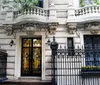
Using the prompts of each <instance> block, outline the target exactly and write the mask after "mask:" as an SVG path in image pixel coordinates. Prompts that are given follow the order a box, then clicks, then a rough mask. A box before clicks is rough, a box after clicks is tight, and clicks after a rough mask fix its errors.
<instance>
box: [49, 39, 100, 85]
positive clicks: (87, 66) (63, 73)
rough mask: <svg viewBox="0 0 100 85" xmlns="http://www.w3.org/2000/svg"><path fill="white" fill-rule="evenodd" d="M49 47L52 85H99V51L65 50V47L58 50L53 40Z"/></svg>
mask: <svg viewBox="0 0 100 85" xmlns="http://www.w3.org/2000/svg"><path fill="white" fill-rule="evenodd" d="M50 47H51V50H52V65H51V66H52V68H53V71H52V74H53V78H52V84H53V85H100V58H99V57H100V56H99V55H100V50H99V49H98V50H93V49H92V50H84V49H80V48H77V49H67V48H66V46H65V47H64V48H62V47H60V48H59V49H58V44H57V43H56V42H55V39H54V41H53V42H52V43H51V44H50ZM94 54H97V55H96V56H93V55H94Z"/></svg>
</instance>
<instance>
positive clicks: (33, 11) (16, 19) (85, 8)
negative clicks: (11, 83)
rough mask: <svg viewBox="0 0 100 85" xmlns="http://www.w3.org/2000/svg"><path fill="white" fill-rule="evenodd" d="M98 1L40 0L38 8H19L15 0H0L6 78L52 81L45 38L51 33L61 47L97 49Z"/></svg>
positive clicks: (99, 31)
mask: <svg viewBox="0 0 100 85" xmlns="http://www.w3.org/2000/svg"><path fill="white" fill-rule="evenodd" d="M99 2H100V1H99V0H39V3H40V4H38V7H37V6H34V7H31V8H27V9H22V8H21V6H20V4H19V3H18V2H17V1H15V0H0V46H1V48H3V49H5V50H6V51H7V53H8V57H7V78H8V79H11V80H15V79H24V78H33V80H34V79H37V80H38V79H41V80H51V71H52V68H51V50H50V47H49V46H48V43H47V41H48V39H50V40H52V37H53V36H55V38H56V41H57V42H58V44H59V45H62V46H63V47H64V46H65V45H66V46H67V48H73V49H76V48H77V47H78V46H79V48H81V47H86V48H88V49H89V48H91V49H95V48H97V49H99V47H100V35H99V34H100V28H99V27H100V20H99V18H100V6H99ZM90 59H92V61H94V59H93V58H91V57H90ZM97 59H99V58H97ZM88 65H90V66H91V65H93V66H98V65H99V64H94V63H88Z"/></svg>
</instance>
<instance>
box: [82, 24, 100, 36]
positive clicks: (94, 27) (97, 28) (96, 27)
mask: <svg viewBox="0 0 100 85" xmlns="http://www.w3.org/2000/svg"><path fill="white" fill-rule="evenodd" d="M84 28H85V29H87V30H89V31H90V32H91V33H92V34H98V33H99V31H100V22H90V23H86V24H84Z"/></svg>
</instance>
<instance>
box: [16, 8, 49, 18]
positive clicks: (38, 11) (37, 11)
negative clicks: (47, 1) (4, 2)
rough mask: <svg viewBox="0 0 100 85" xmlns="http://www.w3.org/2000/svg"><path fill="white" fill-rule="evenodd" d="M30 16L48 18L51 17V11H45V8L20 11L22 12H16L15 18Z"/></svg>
mask: <svg viewBox="0 0 100 85" xmlns="http://www.w3.org/2000/svg"><path fill="white" fill-rule="evenodd" d="M29 14H30V15H31V14H35V15H40V16H45V17H48V16H49V10H44V9H43V8H40V7H32V8H28V9H20V10H18V11H15V12H14V18H17V17H19V16H21V15H29Z"/></svg>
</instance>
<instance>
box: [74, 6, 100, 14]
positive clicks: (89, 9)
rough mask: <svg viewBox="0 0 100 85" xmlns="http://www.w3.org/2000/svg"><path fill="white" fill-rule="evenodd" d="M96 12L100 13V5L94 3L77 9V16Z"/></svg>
mask: <svg viewBox="0 0 100 85" xmlns="http://www.w3.org/2000/svg"><path fill="white" fill-rule="evenodd" d="M94 13H100V6H97V5H93V6H87V7H82V8H80V9H76V10H75V16H80V15H87V14H94Z"/></svg>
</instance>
